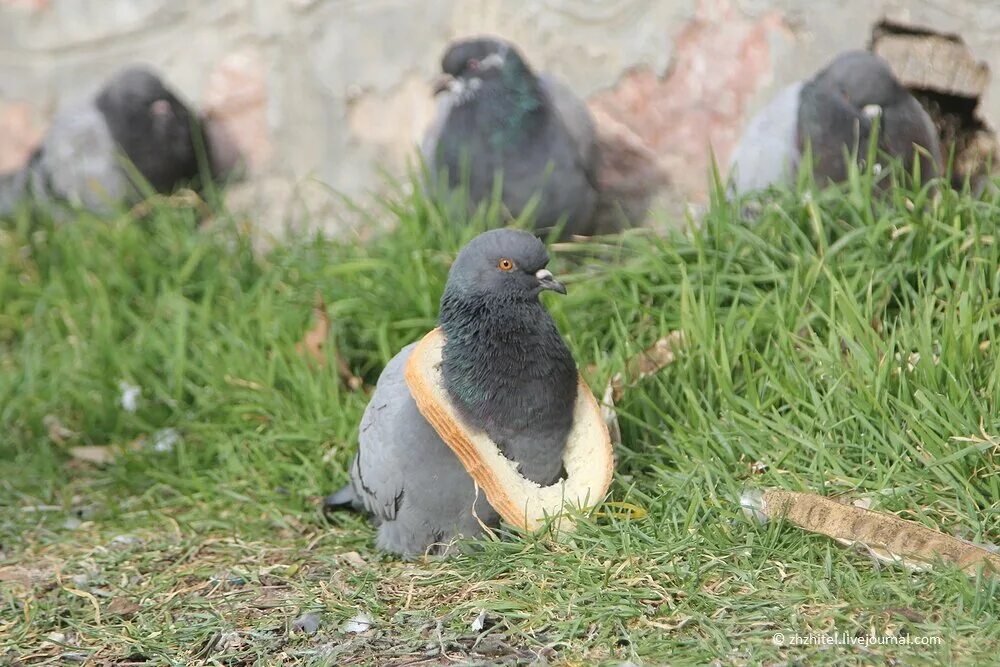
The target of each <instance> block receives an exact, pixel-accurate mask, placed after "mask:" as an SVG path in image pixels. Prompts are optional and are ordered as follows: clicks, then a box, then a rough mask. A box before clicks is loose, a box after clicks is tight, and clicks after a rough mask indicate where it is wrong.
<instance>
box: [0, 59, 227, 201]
mask: <svg viewBox="0 0 1000 667" xmlns="http://www.w3.org/2000/svg"><path fill="white" fill-rule="evenodd" d="M198 132H199V123H198V120H197V118H196V117H195V116H194V114H193V113H192V111H191V110H190V109H189V108H188V107H187V106H186V105H185V104H184V103H183V102H181V101H180V100H179V99H178V98H177V96H176V95H175V94H174V93H173V92H171V91H170V89H169V88H167V87H166V85H165V84H164V83H163V81H162V80H161V79H160V78H159V77H158V76H157V75H156V74H154V73H153V72H152V71H150V70H148V69H146V68H144V67H130V68H128V69H125V70H123V71H121V72H119V73H118V74H116V75H115V76H114V77H112V78H111V79H110V80H109V81H108V82H107V83H106V84H105V85H104V87H103V88H102V89H101V90H100V91H99V92H98V93H97V95H95V96H94V97H93V98H92V99H90V100H88V101H87V102H86V103H83V104H78V105H75V106H72V107H69V108H66V109H65V110H63V111H61V112H60V113H58V114H57V115H56V117H55V118H54V120H53V122H52V125H51V127H50V128H49V130H48V132H47V133H46V135H45V137H44V139H43V140H42V144H41V146H40V147H39V148H38V149H36V150H35V152H34V153H33V154H32V156H31V157H30V159H29V161H28V164H27V165H26V166H25V167H23V168H22V169H20V170H18V171H15V172H13V173H8V174H4V175H0V214H6V213H9V212H10V211H11V210H12V209H13V208H14V207H15V206H16V205H17V204H18V203H19V202H20V201H22V200H24V199H31V200H34V201H35V202H38V203H40V204H43V205H46V204H50V203H52V202H63V203H66V204H69V205H70V206H74V207H78V208H83V209H87V210H90V211H93V212H96V213H107V212H109V211H110V209H111V208H112V207H113V206H114V205H116V204H117V203H118V202H121V201H126V202H131V201H135V200H137V199H139V195H140V191H139V188H138V187H137V186H136V182H135V180H134V179H133V174H134V171H137V172H138V173H139V174H140V175H141V176H142V177H143V179H145V181H146V182H148V183H149V185H150V186H151V187H152V188H153V189H154V190H156V191H157V192H162V193H167V192H170V191H172V190H174V189H175V188H177V187H178V186H180V185H182V184H186V183H188V182H190V181H192V180H194V179H195V178H196V177H197V176H198V175H199V164H198V150H199V148H198V143H199V141H201V140H202V139H199V137H198ZM205 149H206V151H207V152H210V151H209V147H208V146H206V147H205ZM123 156H124V158H127V159H126V160H123V159H122V157H123ZM127 163H131V165H130V166H128V164H127ZM133 168H134V171H133Z"/></svg>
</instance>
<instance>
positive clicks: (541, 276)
mask: <svg viewBox="0 0 1000 667" xmlns="http://www.w3.org/2000/svg"><path fill="white" fill-rule="evenodd" d="M535 278H537V279H538V286H539V287H541V288H542V289H543V290H547V289H550V290H552V291H553V292H559V293H560V294H565V293H566V286H565V285H563V284H562V283H561V282H559V281H558V280H556V279H555V278H553V277H552V272H551V271H549V270H548V269H539V270H538V271H536V272H535Z"/></svg>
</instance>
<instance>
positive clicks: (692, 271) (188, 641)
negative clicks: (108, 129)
mask: <svg viewBox="0 0 1000 667" xmlns="http://www.w3.org/2000/svg"><path fill="white" fill-rule="evenodd" d="M876 199H878V198H876ZM740 206H741V205H730V204H727V203H724V202H719V201H716V202H715V203H714V204H713V206H712V207H711V209H710V211H709V213H708V214H707V217H706V218H705V220H704V222H703V224H702V225H701V226H700V227H698V228H697V229H694V228H692V229H689V230H687V231H685V232H677V233H674V234H672V235H670V236H667V237H665V238H657V237H652V236H650V235H648V234H642V233H637V234H630V235H627V236H626V237H624V238H623V239H613V240H604V241H598V242H594V243H591V244H566V245H561V246H558V247H556V249H555V251H554V253H553V254H554V260H553V264H552V268H553V270H554V271H555V272H556V273H557V275H560V276H561V277H563V278H564V279H565V281H566V282H567V284H568V286H569V294H568V295H567V296H566V297H558V296H553V297H546V303H547V305H548V306H549V307H550V308H551V310H552V312H553V313H554V316H555V318H556V320H557V322H558V324H559V327H560V329H561V330H562V331H563V333H564V335H565V337H566V338H567V340H568V341H569V343H570V345H571V347H572V349H573V350H574V352H575V354H576V358H577V360H578V363H579V365H580V367H581V368H587V367H589V366H591V365H592V366H593V367H592V368H590V369H588V371H587V372H588V375H589V377H588V380H589V381H590V382H591V384H592V386H593V388H594V389H595V391H597V390H600V388H601V387H602V386H603V383H604V382H605V381H606V380H607V378H608V377H609V376H610V375H611V374H612V373H614V372H616V371H618V370H620V369H621V368H622V367H623V366H624V365H625V362H626V360H627V359H628V358H629V357H631V356H632V355H634V354H635V353H636V352H638V351H640V350H642V349H644V348H645V347H646V346H648V345H649V344H650V343H652V342H653V341H654V340H656V339H657V338H659V337H660V336H662V335H664V334H665V333H667V332H669V331H671V330H673V329H681V330H683V331H684V332H685V334H686V337H687V341H688V344H687V347H686V349H685V351H684V353H683V355H682V356H681V358H680V359H679V360H678V361H677V362H676V363H674V364H673V365H671V366H668V367H667V368H665V369H664V370H663V371H661V372H660V373H658V374H657V375H655V376H652V377H649V378H646V379H645V380H642V381H641V382H640V383H638V384H637V385H636V386H634V387H631V388H629V389H628V390H627V392H626V394H625V396H624V398H623V399H622V401H621V402H620V404H619V413H620V419H621V426H622V432H623V441H624V445H623V446H622V447H621V448H619V450H618V452H617V457H618V466H617V471H616V476H615V483H614V485H613V487H612V491H611V497H612V499H614V500H619V501H627V502H630V503H633V504H635V505H639V506H641V507H642V508H644V509H645V510H646V511H647V514H646V516H645V517H643V518H638V519H634V520H631V521H627V520H623V519H621V518H613V517H612V518H607V517H604V518H602V517H597V518H594V519H592V520H588V521H583V522H582V523H581V525H580V526H579V529H578V531H577V532H576V533H575V534H573V535H572V536H570V537H568V538H566V539H565V540H563V541H560V542H554V541H551V540H548V539H546V538H544V537H539V538H534V537H527V538H523V539H514V540H507V541H502V542H487V543H483V544H482V545H481V546H480V547H478V548H476V549H472V550H470V551H469V553H466V554H463V555H460V556H458V557H455V558H453V559H450V560H446V561H441V560H427V561H419V562H414V563H400V562H397V561H394V560H392V559H389V558H386V557H383V556H380V555H379V554H377V553H376V552H375V551H374V550H373V532H372V530H371V528H370V527H369V526H368V525H367V524H366V523H365V522H364V521H362V520H361V519H360V518H356V517H348V516H339V517H336V518H335V519H334V520H333V522H332V523H331V524H327V523H326V522H324V520H323V518H322V516H321V512H320V509H319V503H320V499H321V497H322V496H323V495H324V494H326V493H328V492H329V491H331V490H333V489H335V488H337V487H338V486H339V485H340V484H342V483H343V482H344V481H345V469H346V466H347V464H348V462H349V460H350V457H351V456H352V455H353V453H354V449H355V446H356V439H355V433H356V429H357V424H358V421H359V418H360V415H361V412H362V410H363V409H364V406H365V402H366V397H365V395H364V394H363V393H357V392H351V391H349V390H347V389H346V388H344V387H343V386H342V384H341V382H340V381H339V379H338V377H337V375H336V373H335V371H333V370H331V369H332V366H333V365H332V364H328V365H327V367H326V368H325V369H321V368H318V367H317V366H316V365H315V364H311V363H309V362H308V361H307V360H305V359H303V358H302V357H301V356H300V355H299V354H298V353H297V352H296V349H295V344H296V342H297V341H298V340H299V339H300V338H301V337H302V335H303V333H304V332H305V331H306V330H307V329H308V328H309V326H310V321H311V317H312V315H311V306H312V303H313V299H314V295H315V293H316V292H317V291H318V292H320V293H321V294H322V295H323V297H324V298H325V300H326V302H327V304H328V305H329V308H330V313H331V316H332V320H333V329H332V332H331V338H330V346H329V348H330V349H333V348H336V349H338V350H340V352H341V354H342V355H343V356H344V357H345V358H346V360H347V362H348V363H349V364H350V366H351V368H352V369H353V370H354V372H355V373H357V374H359V375H361V376H363V377H364V378H365V380H366V381H367V382H368V383H369V384H371V383H373V382H374V381H375V379H376V378H377V376H378V373H379V371H380V369H381V368H382V366H383V365H384V364H385V363H386V361H387V360H388V359H389V358H390V357H391V356H392V355H393V354H394V353H395V352H396V351H397V350H398V349H399V348H400V347H401V346H403V345H404V344H406V343H408V342H410V341H412V340H414V339H416V338H417V337H418V336H420V335H421V334H422V333H424V332H425V331H427V330H428V329H430V328H431V327H433V326H434V323H435V320H436V312H437V302H438V298H439V296H440V292H441V289H442V287H443V284H444V280H445V277H446V274H447V269H448V266H449V262H450V260H451V258H452V257H453V256H454V254H455V251H456V250H457V248H459V247H460V246H461V245H462V243H463V242H464V241H466V240H467V239H468V238H471V236H472V235H474V234H475V228H476V225H478V224H481V223H482V216H480V218H477V220H476V221H475V224H473V225H471V226H468V227H466V226H462V225H457V224H454V223H455V221H454V220H453V219H452V218H453V217H454V216H448V215H445V214H442V213H441V212H440V211H439V210H438V209H436V208H434V207H432V206H430V205H428V204H427V203H426V202H425V201H423V200H422V199H421V197H420V196H418V195H412V196H404V195H399V198H398V200H397V201H394V202H387V203H384V204H383V206H382V208H381V210H379V211H377V212H376V213H375V214H374V215H377V216H379V218H380V219H381V220H382V221H383V222H384V221H385V220H387V219H388V220H390V221H392V222H393V223H394V225H395V230H394V231H392V232H391V233H388V234H385V235H382V236H379V237H378V238H376V239H375V240H374V241H372V242H371V243H368V244H359V243H356V242H355V239H352V238H341V239H336V240H323V239H319V238H312V237H310V238H296V239H291V240H289V241H287V242H286V243H284V244H283V245H280V246H278V247H276V248H274V249H273V250H271V251H270V252H268V253H266V254H262V253H255V252H254V250H253V249H252V246H251V245H250V243H249V242H248V241H247V240H246V239H245V238H244V237H243V236H242V235H241V234H239V233H238V231H237V225H236V223H235V222H233V221H231V220H229V219H228V218H227V216H225V215H223V214H219V215H218V216H217V217H216V218H214V219H212V220H207V221H203V222H201V224H199V219H198V215H197V213H196V211H195V210H193V209H191V208H187V207H185V206H183V205H169V204H163V205H160V206H159V207H157V208H156V209H155V210H154V211H153V213H152V214H151V215H149V216H147V217H145V218H144V219H142V220H138V221H136V220H132V219H130V218H128V217H127V216H121V217H119V218H117V219H113V220H110V221H107V220H104V221H102V220H94V219H90V218H87V217H81V218H80V219H78V220H75V221H73V223H72V224H63V225H55V224H52V223H49V222H46V221H31V220H29V218H28V217H26V216H22V217H20V218H18V219H17V220H15V221H8V222H5V223H3V224H2V225H0V591H2V598H0V603H2V608H0V662H4V661H6V662H12V663H15V664H16V663H17V662H18V661H22V662H24V663H34V662H42V661H46V660H48V661H49V662H50V663H51V664H65V663H67V662H68V661H71V660H77V661H80V660H87V659H89V660H90V661H91V662H90V663H89V664H116V663H119V662H122V663H143V662H145V661H148V662H150V663H155V664H176V665H186V664H193V663H197V662H199V661H211V662H212V664H252V663H255V662H258V661H260V662H261V663H263V664H278V663H283V664H330V665H342V664H373V663H378V664H452V663H458V664H468V663H472V664H494V663H503V662H506V663H511V664H513V663H530V662H531V661H532V660H537V659H542V658H544V659H546V660H548V662H549V663H550V664H595V663H608V664H617V663H618V662H620V661H624V660H632V661H634V662H640V663H643V664H650V665H653V664H692V663H699V664H705V663H710V662H713V661H715V662H717V664H759V663H769V664H775V663H788V662H792V663H796V662H799V663H801V662H803V661H808V662H809V663H810V664H812V663H826V664H854V663H863V664H872V663H891V664H900V663H902V664H935V663H949V662H959V663H977V662H978V663H981V664H988V663H992V662H994V661H995V659H996V655H997V654H998V652H1000V578H996V577H994V578H990V577H988V576H980V577H968V576H966V575H964V574H962V573H961V572H959V571H958V570H957V569H955V568H953V567H948V566H946V565H939V566H937V567H935V568H934V569H933V570H932V571H930V572H923V573H911V572H908V571H906V570H903V569H898V568H894V567H885V566H882V567H880V566H878V565H877V564H876V563H875V562H873V561H872V560H871V559H870V558H869V557H868V556H867V555H866V554H864V553H862V552H860V551H858V550H853V549H847V548H844V547H841V546H839V545H837V544H835V543H833V542H832V541H831V540H829V539H827V538H825V537H822V536H817V535H810V534H806V533H803V532H802V531H800V530H798V529H796V528H794V527H792V526H789V525H787V524H781V523H772V524H769V525H767V526H765V527H761V526H758V525H755V524H753V523H751V522H749V521H748V520H747V519H745V518H744V517H743V516H742V514H741V512H740V507H739V496H740V493H741V491H742V490H743V489H744V488H747V487H771V486H775V487H782V488H788V489H795V490H808V491H813V492H818V493H821V494H824V495H831V496H838V497H841V498H843V499H856V498H869V499H871V500H872V502H873V507H874V508H876V509H879V510H883V511H888V512H893V513H896V514H898V515H900V516H902V517H905V518H909V519H913V520H915V521H918V522H920V523H923V524H925V525H928V526H932V527H935V528H938V529H940V530H942V531H944V532H946V533H949V534H954V535H957V536H961V537H964V538H967V539H971V540H975V541H981V542H992V543H1000V473H998V470H1000V468H998V464H1000V407H998V400H997V399H998V396H1000V386H998V385H1000V370H998V364H997V361H998V359H1000V342H998V334H1000V323H998V314H1000V273H998V267H1000V245H998V243H997V242H996V241H997V239H996V235H997V233H998V231H1000V225H998V221H1000V200H996V201H977V200H974V199H972V198H970V197H968V196H963V195H961V194H958V193H954V192H950V191H949V192H942V193H940V196H939V198H937V199H935V198H933V197H931V196H929V194H928V192H923V193H920V192H916V193H909V192H907V191H905V190H901V189H894V190H892V191H891V192H890V194H889V195H888V196H887V197H886V198H885V199H883V200H880V201H876V202H875V203H873V197H872V195H871V183H870V179H867V178H866V177H864V176H858V175H855V176H854V177H853V178H852V180H851V182H850V183H848V184H847V185H845V186H844V187H843V188H842V189H831V190H826V191H823V192H812V193H811V194H807V193H803V194H793V193H787V194H782V195H779V196H777V197H776V198H774V199H765V200H763V201H762V202H760V203H758V206H759V208H760V211H761V212H760V216H759V218H757V219H756V220H754V221H750V220H747V219H743V218H742V217H741V216H740V210H741V208H740ZM495 214H496V211H492V212H491V213H489V214H487V216H486V217H489V215H495ZM990 343H992V344H990ZM122 381H125V382H128V383H131V384H133V385H136V386H139V387H141V388H142V394H141V398H140V401H139V406H138V410H137V411H136V412H135V413H134V414H131V413H128V412H126V411H124V410H123V409H122V407H121V405H120V403H119V400H120V395H121V389H120V387H119V384H120V382H122ZM53 425H57V426H58V425H61V426H62V427H63V428H64V429H65V430H64V431H63V432H62V433H59V432H58V431H59V430H60V429H58V428H53ZM165 428H172V429H176V432H177V433H178V434H179V435H180V441H179V442H178V443H177V444H176V445H175V446H174V447H173V448H172V449H169V450H168V451H156V450H155V448H154V447H152V445H151V443H152V441H153V439H154V434H156V433H157V432H160V431H161V429H165ZM53 436H55V438H54V439H53ZM82 445H112V446H114V447H115V448H117V450H119V455H118V456H117V458H116V459H115V461H114V462H113V463H111V464H109V465H105V466H98V465H93V464H90V463H85V462H80V461H77V460H74V459H73V458H71V457H70V456H69V453H70V451H71V450H72V448H74V447H78V446H82ZM761 468H764V469H765V470H764V472H762V473H759V472H756V471H758V470H760V469H761ZM129 603H132V604H129ZM122 611H124V612H126V613H119V612H122ZM483 611H485V613H486V627H485V628H484V629H483V630H481V631H479V632H475V631H473V630H472V629H471V624H472V622H473V620H474V619H476V617H477V616H478V615H479V614H480V612H483ZM306 612H315V613H317V614H319V617H320V621H321V624H320V627H319V630H318V632H317V633H316V634H313V635H306V634H303V633H299V632H290V627H291V626H292V624H293V621H294V620H295V619H296V618H298V617H299V616H300V615H302V614H304V613H306ZM359 612H364V613H366V614H368V615H369V616H370V617H371V618H372V620H373V621H374V623H373V626H372V628H371V629H370V630H369V631H368V632H365V633H361V634H350V633H345V632H343V628H342V624H343V623H344V622H345V621H347V620H348V619H350V618H352V617H353V616H355V615H356V614H358V613H359ZM778 632H781V633H784V635H785V636H786V637H792V636H794V635H810V634H815V635H828V634H829V635H834V634H840V633H846V634H847V635H852V636H853V635H869V634H875V635H880V636H881V635H889V636H905V635H908V636H910V637H917V638H923V637H930V638H939V641H940V644H939V645H935V646H894V645H876V646H868V647H859V646H834V647H829V646H827V647H819V646H776V645H775V644H774V643H773V641H772V637H773V636H774V635H775V633H778Z"/></svg>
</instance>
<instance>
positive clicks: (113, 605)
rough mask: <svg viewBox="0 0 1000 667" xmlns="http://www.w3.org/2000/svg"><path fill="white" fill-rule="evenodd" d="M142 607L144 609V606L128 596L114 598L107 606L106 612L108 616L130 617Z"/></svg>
mask: <svg viewBox="0 0 1000 667" xmlns="http://www.w3.org/2000/svg"><path fill="white" fill-rule="evenodd" d="M140 609H142V607H140V606H139V605H138V604H136V603H135V602H133V601H132V600H129V599H128V598H114V599H113V600H111V602H109V603H108V606H107V607H105V609H104V613H105V614H107V615H108V616H121V617H122V618H130V617H132V616H135V614H136V613H137V612H138V611H139V610H140Z"/></svg>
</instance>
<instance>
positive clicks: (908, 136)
mask: <svg viewBox="0 0 1000 667" xmlns="http://www.w3.org/2000/svg"><path fill="white" fill-rule="evenodd" d="M876 118H877V119H878V125H879V130H878V132H879V142H878V145H879V150H881V151H884V152H885V153H887V154H889V155H891V156H893V157H896V158H900V159H901V160H902V161H903V163H904V164H905V165H907V168H908V169H909V168H911V167H912V164H913V160H914V158H915V157H919V159H920V176H921V179H922V180H923V181H927V180H928V179H930V178H934V177H935V176H937V174H938V168H939V165H940V164H941V149H940V146H939V143H938V138H937V133H936V131H935V129H934V125H933V123H932V122H931V119H930V117H929V116H928V115H927V112H926V111H925V110H924V108H923V107H921V106H920V103H919V102H918V101H917V100H916V98H914V97H913V95H911V94H910V93H909V91H907V90H906V88H905V87H904V86H903V85H902V84H901V83H899V81H898V80H897V79H896V77H895V76H894V75H893V73H892V70H891V69H890V68H889V65H888V63H886V62H885V61H884V60H883V59H882V58H880V57H878V56H876V55H874V54H872V53H869V52H867V51H851V52H848V53H843V54H841V55H839V56H838V57H837V58H835V59H834V60H833V62H831V63H830V64H829V65H827V66H826V67H825V68H824V69H823V70H821V71H820V72H819V73H818V74H817V75H816V76H815V77H813V78H812V79H811V80H809V81H805V82H798V83H795V84H792V85H791V86H788V87H787V88H785V89H783V90H782V91H781V92H780V93H778V95H777V97H775V98H774V100H773V101H772V102H771V103H770V104H769V105H768V106H766V107H765V108H764V109H763V110H761V111H760V113H758V114H757V115H756V116H755V117H754V118H753V120H751V121H750V124H749V125H748V126H747V129H746V130H745V132H744V134H743V137H742V138H741V139H740V142H739V145H738V146H737V148H736V151H735V152H734V153H733V158H732V160H731V162H730V178H731V180H732V186H733V188H734V189H735V191H736V192H737V193H743V192H748V191H752V190H760V189H764V188H766V187H768V186H770V185H774V184H779V183H790V182H792V180H793V179H794V177H795V174H796V172H797V170H798V165H799V160H800V159H801V157H802V155H803V153H804V151H805V148H806V146H811V150H812V155H813V173H814V175H815V177H816V180H817V181H818V182H820V183H824V182H825V181H826V180H832V181H842V180H844V179H845V178H846V177H847V172H848V165H847V164H846V163H845V160H844V150H845V148H846V149H847V150H848V151H853V150H854V149H855V147H857V148H858V150H859V154H861V155H864V154H865V153H866V151H867V149H868V142H869V139H870V136H871V131H872V128H873V125H874V124H875V122H876ZM915 146H921V147H923V148H924V149H925V150H926V153H925V152H922V151H918V150H917V149H916V148H915ZM928 153H929V155H928Z"/></svg>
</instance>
